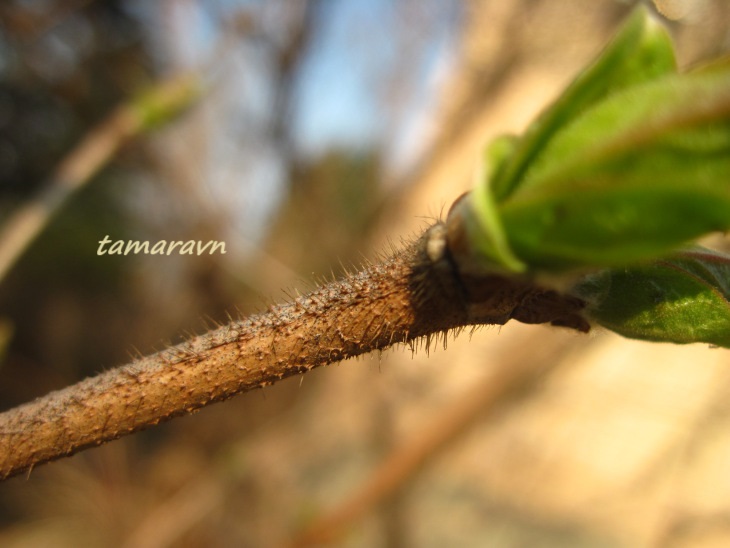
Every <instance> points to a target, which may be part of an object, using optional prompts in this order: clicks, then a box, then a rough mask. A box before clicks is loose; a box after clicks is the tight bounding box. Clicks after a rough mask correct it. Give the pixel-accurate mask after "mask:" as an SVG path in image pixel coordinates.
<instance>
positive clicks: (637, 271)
mask: <svg viewBox="0 0 730 548" xmlns="http://www.w3.org/2000/svg"><path fill="white" fill-rule="evenodd" d="M575 292H576V294H577V295H579V296H580V297H581V298H583V299H585V300H587V301H588V302H589V308H588V315H589V316H590V318H591V319H592V320H593V321H595V322H596V323H598V324H600V325H603V326H604V327H606V328H608V329H610V330H612V331H615V332H616V333H619V334H620V335H623V336H625V337H629V338H633V339H642V340H648V341H662V342H673V343H680V344H683V343H696V342H704V343H708V344H714V345H717V346H723V347H726V348H730V302H728V300H729V299H730V257H728V256H726V255H721V254H718V253H715V252H712V251H709V250H703V249H701V248H697V249H693V250H688V251H684V252H680V253H678V254H676V255H674V256H672V257H670V258H668V259H664V260H661V261H657V262H655V263H653V264H649V265H644V266H639V267H634V268H630V269H625V270H624V269H621V270H607V271H603V272H601V273H599V274H597V275H594V276H590V277H588V278H586V279H585V280H584V281H583V282H582V283H581V284H580V286H578V287H577V288H576V289H575Z"/></svg>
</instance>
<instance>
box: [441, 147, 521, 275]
mask: <svg viewBox="0 0 730 548" xmlns="http://www.w3.org/2000/svg"><path fill="white" fill-rule="evenodd" d="M516 142H517V139H516V137H514V136H511V135H503V136H501V137H498V138H496V139H494V140H493V141H492V142H491V143H490V144H489V146H487V148H486V150H485V151H484V156H483V158H482V162H481V164H480V168H479V171H478V172H477V182H476V185H475V186H474V190H473V191H472V193H471V194H470V195H469V196H467V199H466V200H464V201H462V207H464V208H466V211H463V212H459V214H460V215H461V218H462V220H463V221H462V222H464V224H465V230H466V233H467V235H468V241H469V242H471V243H473V245H474V247H473V249H470V250H469V254H470V255H472V256H473V257H476V258H478V259H482V261H480V262H481V263H482V266H484V267H487V266H488V265H493V266H495V267H497V268H500V269H504V270H506V271H508V272H523V271H524V270H525V269H526V267H525V264H524V263H523V262H522V261H520V260H519V259H518V258H517V257H515V255H514V253H512V250H511V249H510V247H509V244H508V243H507V235H506V234H505V231H504V228H503V227H502V221H501V219H500V215H499V212H498V208H497V203H496V201H495V199H494V194H492V192H491V191H490V188H489V184H488V181H490V180H492V179H493V178H495V177H496V176H498V175H499V174H500V172H501V171H502V170H504V168H505V164H506V163H507V161H508V160H509V159H510V158H511V156H512V154H513V153H514V150H515V145H516ZM454 214H456V212H450V215H454Z"/></svg>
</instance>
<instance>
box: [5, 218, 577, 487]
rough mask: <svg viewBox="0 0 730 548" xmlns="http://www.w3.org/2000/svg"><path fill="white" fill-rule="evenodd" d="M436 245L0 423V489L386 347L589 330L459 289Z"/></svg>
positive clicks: (516, 284) (536, 308) (509, 293)
mask: <svg viewBox="0 0 730 548" xmlns="http://www.w3.org/2000/svg"><path fill="white" fill-rule="evenodd" d="M445 234H446V231H445V228H444V225H442V224H436V225H434V226H433V227H431V228H430V229H429V230H428V231H427V232H426V233H425V234H424V235H423V236H422V237H421V238H419V239H418V240H417V241H416V242H415V243H413V244H411V245H409V246H407V247H406V248H405V249H404V250H402V251H400V252H397V253H395V254H394V255H393V256H392V257H390V258H387V259H385V260H383V261H382V262H378V263H376V264H373V265H371V266H369V267H368V268H365V269H364V270H362V271H360V272H357V273H355V274H352V275H350V276H348V277H346V278H344V279H342V280H339V281H335V282H332V283H330V284H327V285H324V286H322V287H319V288H317V289H316V290H315V291H313V292H312V293H310V294H308V295H305V296H303V297H298V298H296V299H295V300H294V301H293V302H290V303H287V304H283V305H278V306H274V307H272V308H271V309H270V310H269V311H268V312H267V313H265V314H260V315H256V316H251V317H249V318H246V319H243V320H237V321H233V322H231V323H229V324H228V325H225V326H223V327H220V328H218V329H216V330H214V331H211V332H208V333H206V334H204V335H200V336H198V337H195V338H193V339H191V340H190V341H187V342H186V343H184V344H181V345H178V346H174V347H171V348H168V349H166V350H163V351H162V352H159V353H157V354H153V355H151V356H148V357H146V358H142V359H140V360H138V361H135V362H133V363H131V364H129V365H125V366H122V367H119V368H116V369H113V370H111V371H108V372H106V373H104V374H102V375H99V376H97V377H93V378H89V379H86V380H84V381H81V382H80V383H78V384H76V385H73V386H70V387H68V388H65V389H63V390H59V391H57V392H52V393H50V394H48V395H46V396H44V397H42V398H39V399H37V400H35V401H33V402H30V403H27V404H24V405H21V406H19V407H17V408H14V409H11V410H9V411H6V412H5V413H2V414H0V478H3V479H4V478H7V477H10V476H13V475H15V474H19V473H21V472H23V471H27V470H30V469H32V468H33V467H34V466H35V465H37V464H41V463H44V462H48V461H51V460H54V459H58V458H61V457H64V456H68V455H72V454H74V453H76V452H77V451H80V450H82V449H84V448H87V447H91V446H95V445H101V444H102V443H104V442H107V441H110V440H113V439H116V438H119V437H121V436H124V435H126V434H130V433H132V432H136V431H138V430H142V429H144V428H147V427H149V426H152V425H155V424H157V423H159V422H161V421H165V420H168V419H171V418H173V417H176V416H179V415H183V414H187V413H189V412H191V411H194V410H196V409H199V408H201V407H203V406H205V405H208V404H210V403H213V402H216V401H222V400H225V399H228V398H230V397H232V396H234V395H235V394H238V393H240V392H246V391H248V390H251V389H253V388H259V387H263V386H267V385H270V384H273V383H274V382H276V381H278V380H281V379H284V378H286V377H290V376H292V375H296V374H301V373H304V372H306V371H309V370H310V369H313V368H315V367H318V366H320V365H325V364H328V363H332V362H336V361H340V360H343V359H345V358H348V357H350V356H356V355H359V354H363V353H366V352H370V351H371V350H375V349H381V348H386V347H388V346H391V345H393V344H394V343H398V342H409V341H413V340H414V339H418V338H420V337H424V336H425V337H426V344H429V343H430V341H431V337H434V336H436V337H437V336H439V334H443V333H445V332H446V331H448V330H450V329H459V328H462V327H464V326H467V325H472V324H483V323H492V324H503V323H505V322H506V321H508V320H509V319H510V318H513V317H514V318H516V319H520V320H521V321H528V322H530V323H535V322H540V323H542V322H546V321H555V322H556V323H561V324H562V325H566V324H567V325H570V326H571V327H575V328H577V329H581V330H587V326H586V324H585V322H583V323H581V320H580V316H579V315H578V310H579V309H580V307H581V306H582V303H581V302H579V301H577V300H576V299H572V298H569V297H561V296H559V295H557V294H556V293H555V292H553V291H546V290H542V289H539V288H535V287H534V286H532V285H530V284H529V283H528V282H526V281H514V280H509V279H506V278H502V277H498V276H488V277H483V278H481V279H479V280H474V279H468V280H463V279H460V278H459V277H458V275H457V274H456V271H455V270H454V268H453V266H452V261H451V259H450V256H449V253H448V247H447V245H446V238H445ZM566 318H567V320H566ZM568 320H569V321H568Z"/></svg>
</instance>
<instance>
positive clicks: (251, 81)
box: [0, 0, 730, 547]
mask: <svg viewBox="0 0 730 548" xmlns="http://www.w3.org/2000/svg"><path fill="white" fill-rule="evenodd" d="M635 4H636V2H633V1H628V0H626V1H619V0H592V1H590V2H578V1H573V2H550V1H548V0H508V1H501V0H500V1H498V0H483V1H477V0H472V1H467V0H339V1H335V0H296V1H292V0H159V1H144V0H127V1H124V0H116V1H93V0H7V1H5V2H2V3H0V229H2V227H3V225H5V224H6V221H7V220H8V219H9V218H10V217H11V215H12V213H13V212H16V211H18V210H19V208H21V207H22V206H23V205H24V204H28V203H29V202H31V201H32V200H34V199H37V197H38V196H39V193H42V192H43V191H44V189H48V188H51V189H53V188H55V187H54V185H56V186H58V185H59V184H60V183H59V181H60V176H59V173H61V171H60V168H59V166H61V165H62V163H63V161H64V159H66V158H68V157H69V155H71V154H72V153H73V152H74V150H78V146H79V144H80V143H81V142H82V141H83V140H84V139H87V138H88V137H89V135H92V132H93V131H94V128H98V127H99V125H100V124H104V123H105V121H108V120H109V119H110V117H111V116H112V115H113V112H114V111H115V110H114V109H115V108H117V107H118V106H119V105H124V104H128V103H129V102H130V101H132V100H133V99H134V98H135V97H139V94H140V93H142V92H144V90H154V89H157V88H159V86H161V85H163V83H165V82H169V81H171V80H175V79H176V78H181V77H183V76H186V75H187V76H191V75H192V78H193V79H194V81H195V82H196V84H197V85H198V86H199V87H200V89H201V90H202V91H201V94H200V95H199V96H198V97H196V98H195V99H193V100H192V101H191V103H190V105H188V107H187V108H185V109H184V111H183V112H180V113H178V114H177V115H176V116H173V117H170V118H169V119H163V120H160V121H159V123H158V124H157V127H155V128H154V129H153V130H152V129H150V130H149V131H143V132H141V133H140V134H138V135H135V136H134V137H132V138H130V139H127V140H126V142H125V143H124V144H123V146H121V147H120V148H119V150H118V152H116V153H115V154H114V155H113V157H112V158H111V159H110V161H108V162H106V163H105V164H104V165H103V166H102V167H101V168H100V169H99V170H96V171H95V173H94V176H93V177H92V178H90V179H89V181H88V182H87V183H86V184H84V185H79V186H78V187H77V189H75V190H73V191H72V192H70V193H69V195H68V198H67V200H66V201H65V202H64V203H63V204H62V205H61V207H59V208H58V210H57V212H56V213H55V214H54V215H53V217H52V218H51V219H50V221H49V222H48V223H47V224H46V225H45V226H44V227H43V230H42V232H41V233H40V234H39V236H38V237H37V238H36V239H34V240H33V241H32V242H31V243H30V244H29V245H28V246H27V247H26V248H24V249H23V253H22V254H21V255H20V257H19V259H18V261H17V262H16V263H15V264H14V266H13V268H12V269H11V270H10V271H9V272H8V274H7V276H5V277H4V278H3V279H0V407H2V409H7V408H10V407H12V406H15V405H17V404H19V403H22V402H25V401H28V400H31V399H33V398H34V397H37V396H40V395H43V394H45V393H47V392H48V391H50V390H54V389H58V388H62V387H65V386H67V385H69V384H72V383H73V382H75V381H77V380H79V379H81V378H84V377H86V376H89V375H92V374H95V373H98V372H101V371H104V370H106V369H109V368H111V367H113V366H115V365H120V364H123V363H125V362H127V361H129V360H130V359H131V358H132V357H134V356H136V355H139V354H147V353H150V352H153V351H155V350H157V349H160V348H163V347H164V346H165V345H166V344H169V343H170V342H177V341H180V340H182V339H183V338H184V337H185V336H186V335H187V334H189V333H197V332H201V331H203V330H205V329H207V328H208V327H209V326H210V325H213V324H215V323H219V322H225V321H227V318H228V317H229V315H230V316H234V317H235V316H237V315H240V314H243V315H247V314H251V313H255V312H257V311H259V310H262V309H264V308H265V307H266V306H267V305H268V304H270V303H271V302H274V301H279V300H283V299H285V298H286V294H285V291H286V292H289V293H291V292H294V291H306V290H307V288H310V287H312V284H313V283H315V282H316V281H317V280H322V279H325V278H331V277H332V276H333V275H335V276H337V275H339V274H340V273H342V272H343V269H345V268H348V269H349V268H351V267H352V266H353V265H359V264H362V262H363V261H365V260H369V259H373V258H375V257H377V255H378V253H379V252H382V251H383V250H385V249H388V248H389V247H390V246H391V245H392V244H396V245H397V244H398V243H399V242H400V241H401V239H404V238H405V239H408V238H411V237H413V236H414V235H415V234H417V233H418V232H419V230H421V229H423V228H424V227H425V226H427V224H428V222H429V221H430V220H432V219H433V218H436V217H439V216H441V215H442V214H443V213H444V210H445V209H447V208H448V207H449V205H450V204H451V202H452V201H453V200H454V199H456V198H457V197H458V196H459V195H460V194H461V193H462V192H463V191H465V190H468V189H469V188H470V185H471V177H472V173H473V172H474V168H475V166H476V163H477V160H478V156H479V151H480V148H481V146H482V145H483V144H484V143H485V142H486V141H487V140H488V139H489V138H491V137H493V136H495V135H497V134H499V133H503V132H506V131H513V132H517V131H521V130H522V129H523V128H524V127H525V125H526V124H527V123H529V121H530V120H531V118H532V117H533V116H534V115H535V114H536V113H538V112H539V111H540V109H541V108H542V107H544V106H545V104H546V103H547V102H548V101H549V100H550V99H551V98H553V97H555V95H556V94H557V93H559V91H560V89H561V88H562V87H563V86H564V85H565V84H566V83H567V82H569V81H570V79H571V78H572V77H573V76H574V75H575V74H576V71H577V70H579V68H580V67H581V66H582V65H583V64H585V63H586V62H587V61H588V60H590V59H591V58H592V57H593V56H594V55H595V54H596V53H597V52H598V51H599V50H600V48H601V46H602V45H603V44H604V43H605V41H606V40H607V38H608V37H609V36H610V35H611V34H612V32H613V31H614V30H615V29H616V28H617V26H618V25H619V24H620V22H621V20H622V19H623V18H624V17H625V16H626V15H627V14H628V13H629V11H630V10H631V7H632V6H633V5H635ZM647 4H648V5H651V6H652V7H653V9H655V10H656V11H657V13H658V16H659V17H661V18H663V19H664V21H665V23H666V24H667V26H668V27H669V29H670V31H671V32H672V34H673V36H674V37H675V40H676V44H677V53H678V58H679V61H680V65H681V66H682V67H687V66H691V65H693V64H696V63H698V62H701V61H702V60H703V59H707V58H710V57H713V56H717V55H721V54H724V53H727V52H728V51H729V50H730V3H728V2H725V1H724V0H684V1H683V0H674V1H672V0H665V1H663V2H660V1H659V0H657V1H656V2H654V3H650V2H647ZM105 235H109V237H110V238H111V239H112V240H149V241H151V242H156V241H158V240H163V239H164V240H190V239H194V240H202V241H209V240H218V241H224V242H225V243H226V249H227V253H226V254H225V255H220V254H219V255H201V256H174V255H173V256H169V257H161V256H143V255H138V256H132V255H129V256H108V255H107V256H98V255H97V253H96V252H97V247H98V242H99V240H101V239H102V238H103V237H104V236H105ZM513 370H518V371H523V370H524V375H523V376H524V380H523V381H521V382H520V383H518V386H517V387H516V388H515V387H514V386H513V387H512V388H509V389H507V388H505V389H504V390H502V391H500V390H497V391H496V393H495V390H494V387H495V386H500V382H501V381H500V378H501V375H502V374H503V372H504V371H513ZM729 396H730V357H729V355H728V353H727V351H724V350H713V349H707V348H704V347H701V346H694V347H675V346H671V345H652V344H648V343H637V342H629V341H624V340H621V339H620V338H618V337H616V336H613V335H611V334H608V333H598V334H595V335H590V336H580V335H576V334H573V333H568V332H564V331H562V330H559V329H556V328H553V329H549V328H546V327H541V326H532V327H530V326H523V325H519V324H509V325H507V326H505V327H503V328H499V329H497V328H483V329H481V330H478V331H476V332H475V333H473V334H472V335H471V336H469V335H468V334H464V335H462V336H460V337H459V338H457V339H456V340H453V341H452V339H451V338H449V341H448V348H447V349H443V348H441V347H438V348H431V349H430V352H429V353H428V354H427V352H426V351H425V350H424V349H422V348H421V349H419V350H417V351H416V353H415V355H414V354H413V353H412V351H411V349H408V348H405V349H403V348H396V349H394V350H391V351H388V352H386V353H383V354H382V355H373V356H366V357H364V358H361V359H358V360H350V361H348V362H344V363H341V364H339V365H335V366H330V367H327V368H322V369H320V370H317V371H315V372H312V373H310V374H308V375H306V376H304V377H302V378H296V379H290V380H288V381H285V382H282V383H279V384H278V385H275V386H273V387H270V388H267V389H265V390H263V391H257V392H253V393H249V394H245V395H243V396H239V397H238V398H235V399H233V400H231V401H228V402H225V403H221V404H217V405H214V406H212V407H210V408H207V409H204V410H203V411H201V412H199V413H197V414H196V415H194V416H192V417H186V418H182V419H177V420H175V421H172V422H171V423H168V424H165V425H162V426H159V427H156V428H154V429H152V430H149V431H146V432H143V433H140V434H137V435H134V436H131V437H129V438H125V439H122V440H119V441H116V442H113V443H111V444H108V445H106V446H104V447H101V448H98V449H94V450H89V451H86V452H84V453H81V454H79V455H77V456H75V457H73V458H70V459H65V460H63V461H59V462H57V463H53V464H50V465H46V466H43V467H39V468H38V469H36V470H33V471H32V473H31V474H29V476H28V477H22V478H15V479H12V480H9V481H7V482H5V483H2V484H0V546H3V547H5V546H8V547H36V546H69V547H70V546H74V547H75V546H127V547H163V546H186V547H187V546H190V547H197V546H201V547H202V546H256V547H258V546H282V545H286V544H287V543H291V542H294V541H295V540H296V539H299V540H301V539H302V536H301V535H302V532H303V531H305V530H306V529H307V528H311V527H317V526H321V528H320V529H321V530H324V531H326V532H328V533H329V534H330V535H331V538H332V539H333V543H334V544H333V545H336V546H357V547H359V546H363V547H365V546H367V547H370V546H392V547H395V546H415V547H422V546H423V547H430V546H433V547H437V546H438V547H440V546H475V547H477V546H479V547H483V546H494V547H511V546H541V547H542V546H555V547H566V546H577V547H624V546H626V547H636V546H656V547H660V546H661V547H663V546H672V547H675V546H676V547H679V546H687V547H690V546H691V547H695V546H718V547H719V546H727V545H730V403H729V402H730V397H729ZM414 455H415V456H414ZM409 459H410V460H409ZM404 462H405V463H406V464H403V463H404ZM384 478H386V479H384ZM388 478H389V479H388ZM380 485H385V487H383V488H382V491H381V492H379V494H376V495H373V492H374V490H375V488H376V487H377V486H380ZM368 489H370V490H371V491H368ZM361 493H366V494H367V493H370V494H369V495H363V496H362V497H360V498H358V494H361ZM369 496H370V498H368V497H369ZM353 501H354V502H353ZM358 501H359V502H358ZM343 508H345V509H348V508H349V509H350V513H349V514H348V513H347V512H344V511H343V512H342V514H341V516H344V517H341V520H340V522H339V523H340V525H341V526H339V527H335V526H334V525H332V523H333V522H332V521H322V520H323V519H325V518H327V516H331V515H332V514H331V513H332V512H337V511H338V509H340V510H342V509H343Z"/></svg>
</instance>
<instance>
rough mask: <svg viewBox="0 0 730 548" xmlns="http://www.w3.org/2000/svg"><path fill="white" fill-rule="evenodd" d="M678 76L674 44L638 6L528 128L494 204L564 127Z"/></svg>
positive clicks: (498, 181)
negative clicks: (619, 95)
mask: <svg viewBox="0 0 730 548" xmlns="http://www.w3.org/2000/svg"><path fill="white" fill-rule="evenodd" d="M675 71H676V61H675V57H674V50H673V47H672V42H671V38H670V37H669V35H668V33H667V31H666V29H664V27H663V26H662V25H661V24H660V23H659V22H658V21H656V20H655V19H654V17H653V16H652V15H651V13H650V12H649V11H648V9H646V8H645V7H643V6H639V7H638V8H637V9H635V10H634V12H633V13H632V15H631V17H629V19H628V21H627V22H626V23H625V24H624V26H623V27H622V28H621V29H620V30H619V32H618V34H617V35H616V36H615V37H614V39H613V40H612V41H611V42H610V43H609V44H608V45H607V46H606V48H605V49H604V50H603V52H602V53H601V54H600V56H599V57H598V58H597V59H596V60H595V61H594V63H593V64H592V65H590V66H589V67H588V68H587V69H585V70H584V71H583V73H582V74H580V75H579V76H578V77H577V78H576V79H575V81H574V82H573V83H572V84H571V85H570V86H569V87H568V88H567V89H566V90H565V91H564V92H563V94H562V95H561V96H560V97H559V98H558V99H557V100H556V101H555V103H553V105H552V106H551V107H550V108H549V109H548V110H546V111H545V112H544V113H543V114H542V115H541V116H540V117H539V118H538V119H537V120H536V121H535V122H533V123H532V124H531V126H530V127H529V128H528V130H527V132H526V134H525V136H524V137H523V138H522V140H521V142H520V145H519V147H518V149H517V150H516V151H515V154H514V157H513V159H512V161H511V162H510V163H509V165H508V166H507V167H506V169H504V170H503V172H502V173H500V174H499V175H498V176H497V177H495V179H494V180H493V181H491V183H490V184H491V186H492V191H493V192H494V195H495V197H496V199H497V200H498V201H499V200H502V199H504V198H505V197H507V196H509V194H511V193H512V191H514V190H515V188H517V187H518V186H519V185H520V184H521V181H522V178H523V176H524V175H525V173H526V172H527V170H528V169H529V167H530V165H531V164H532V163H533V161H534V160H535V159H536V158H537V157H538V156H539V155H541V154H542V151H543V149H544V148H545V145H546V144H547V143H548V142H549V141H550V140H551V139H552V138H553V136H554V135H555V134H556V133H558V132H559V131H560V130H561V129H562V128H563V126H564V125H565V124H566V123H568V122H570V121H571V120H573V119H574V118H575V117H576V116H578V115H580V114H581V113H582V112H583V111H585V110H586V109H587V108H589V107H590V106H592V105H594V104H596V103H597V102H598V101H600V100H602V99H604V98H605V97H607V96H609V95H611V94H612V93H615V92H617V91H619V90H622V89H625V88H628V87H631V86H633V85H636V84H638V83H642V82H647V81H651V80H653V79H655V78H657V77H658V76H661V75H663V74H668V73H671V72H675Z"/></svg>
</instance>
